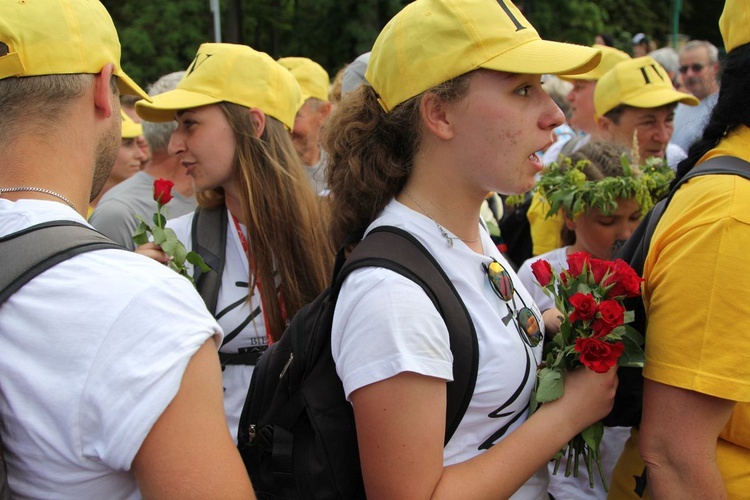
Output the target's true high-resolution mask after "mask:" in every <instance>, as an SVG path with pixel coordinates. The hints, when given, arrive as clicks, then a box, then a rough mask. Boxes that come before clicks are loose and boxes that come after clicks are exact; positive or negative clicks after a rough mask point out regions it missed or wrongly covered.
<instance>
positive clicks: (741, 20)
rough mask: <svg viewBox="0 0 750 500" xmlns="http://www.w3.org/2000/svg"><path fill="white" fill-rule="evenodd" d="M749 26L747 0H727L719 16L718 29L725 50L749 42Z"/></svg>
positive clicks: (749, 10)
mask: <svg viewBox="0 0 750 500" xmlns="http://www.w3.org/2000/svg"><path fill="white" fill-rule="evenodd" d="M749 26H750V5H749V4H748V2H747V0H727V1H726V3H725V4H724V12H722V13H721V17H720V18H719V30H721V37H722V38H723V39H724V48H725V49H726V51H727V52H731V51H732V50H734V49H736V48H737V47H739V46H740V45H745V44H746V43H750V29H749V28H748V27H749Z"/></svg>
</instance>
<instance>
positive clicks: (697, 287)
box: [610, 127, 750, 499]
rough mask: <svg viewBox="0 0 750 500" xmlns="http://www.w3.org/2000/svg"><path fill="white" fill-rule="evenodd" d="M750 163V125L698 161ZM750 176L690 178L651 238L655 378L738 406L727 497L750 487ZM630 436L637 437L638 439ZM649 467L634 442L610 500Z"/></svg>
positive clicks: (649, 307) (722, 440) (727, 458)
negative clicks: (723, 159)
mask: <svg viewBox="0 0 750 500" xmlns="http://www.w3.org/2000/svg"><path fill="white" fill-rule="evenodd" d="M716 156H736V157H739V158H742V159H743V160H747V161H750V129H748V128H746V127H742V128H741V129H740V130H738V131H735V132H734V133H732V134H730V135H729V136H728V137H726V138H725V139H723V140H722V141H721V142H720V143H719V145H718V146H717V147H716V148H715V149H713V150H711V151H710V152H709V153H707V154H706V155H705V156H704V157H703V158H702V159H701V161H705V160H707V159H709V158H713V157H716ZM748 252H750V180H747V179H744V178H741V177H738V176H735V175H706V176H701V177H698V178H696V179H692V180H690V181H688V182H687V183H686V184H684V185H683V186H682V187H681V188H680V189H679V191H678V192H677V193H676V194H675V196H674V198H673V199H672V201H671V202H670V204H669V207H668V208H667V210H666V212H665V214H664V216H663V217H662V219H661V221H660V222H659V224H658V226H657V228H656V231H655V232H654V236H653V239H652V241H651V246H650V248H649V253H648V257H647V258H646V263H645V266H644V272H643V274H644V278H645V280H646V282H645V286H644V304H645V306H646V312H647V314H648V329H647V335H646V365H645V367H644V369H643V376H644V377H646V378H648V379H649V380H653V381H656V382H660V383H663V384H667V385H671V386H675V387H680V388H683V389H688V390H692V391H696V392H700V393H703V394H709V395H711V396H715V397H718V398H723V399H728V400H731V401H736V402H737V404H736V405H735V408H734V411H733V413H732V415H731V417H730V419H729V422H728V423H727V425H726V426H725V428H724V429H723V431H722V432H721V435H720V437H719V441H718V444H717V461H718V464H719V468H720V470H721V473H722V476H723V478H724V482H725V484H726V488H727V492H728V494H729V498H742V497H744V496H746V495H747V493H748V491H750V362H748V353H750V259H748ZM632 439H633V438H632V437H631V440H632ZM642 470H643V463H642V462H641V461H640V457H639V456H638V450H637V447H636V446H634V445H633V443H632V442H631V443H629V446H627V447H626V449H625V451H624V452H623V455H622V457H621V458H620V462H619V463H618V465H617V467H616V468H615V472H614V474H613V480H612V483H613V484H612V486H613V488H612V490H611V492H610V498H617V499H620V498H628V496H631V497H632V498H636V497H635V496H632V493H631V492H632V490H633V486H634V484H635V483H634V480H633V478H632V476H633V475H637V474H640V472H641V471H642Z"/></svg>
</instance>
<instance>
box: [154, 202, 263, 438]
mask: <svg viewBox="0 0 750 500" xmlns="http://www.w3.org/2000/svg"><path fill="white" fill-rule="evenodd" d="M194 216H195V212H193V213H190V214H187V215H183V216H182V217H177V218H176V219H172V220H169V221H167V226H168V227H171V228H172V229H173V230H174V232H175V234H176V235H177V237H178V238H179V239H180V241H182V242H183V243H184V244H185V247H186V248H187V249H188V251H190V250H192V239H193V238H192V227H193V218H194ZM228 218H229V220H228V226H227V250H226V256H225V261H224V272H223V273H222V275H221V288H219V296H218V299H217V302H216V315H215V316H216V320H217V321H218V322H219V325H221V328H222V329H223V330H224V334H225V335H226V338H227V339H230V340H228V341H227V342H226V344H224V345H223V346H222V347H221V349H220V351H221V352H224V353H233V354H236V353H238V352H241V351H242V350H243V349H246V348H252V347H264V346H266V345H267V343H268V342H267V340H266V324H265V321H264V319H263V312H262V309H261V303H260V294H259V293H258V288H257V287H256V288H254V289H253V293H252V295H251V296H250V300H249V301H248V300H247V298H248V286H249V285H248V278H249V276H250V268H249V263H248V260H247V257H246V254H245V250H244V248H243V247H242V242H241V240H240V237H239V235H238V233H237V228H236V227H235V225H234V222H233V221H232V216H231V214H229V216H228ZM240 228H241V230H242V232H243V236H245V237H246V238H247V230H246V228H245V227H244V226H242V225H240ZM190 272H191V273H192V269H191V270H190ZM253 368H254V367H253V366H251V365H227V366H225V367H224V370H223V372H222V380H223V383H224V411H225V412H226V416H227V423H228V425H229V431H230V432H231V434H232V438H234V440H235V441H236V440H237V428H238V426H239V423H240V414H241V412H242V406H243V405H244V404H245V398H246V397H247V390H248V388H249V387H250V379H251V378H252V375H253Z"/></svg>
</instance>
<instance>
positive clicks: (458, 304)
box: [331, 226, 479, 444]
mask: <svg viewBox="0 0 750 500" xmlns="http://www.w3.org/2000/svg"><path fill="white" fill-rule="evenodd" d="M362 267H384V268H386V269H389V270H391V271H394V272H397V273H399V274H401V275H403V276H405V277H407V278H409V279H411V280H412V281H414V282H415V283H417V284H418V285H419V286H421V287H422V289H423V290H424V291H425V293H426V294H427V295H428V296H429V297H430V300H432V302H433V304H435V307H436V308H437V310H438V312H439V313H440V315H441V316H442V317H443V320H444V321H445V324H446V327H447V328H448V333H449V335H450V346H451V352H452V353H453V382H450V383H448V384H447V390H448V394H447V395H448V402H447V410H446V430H445V444H447V443H448V441H449V440H450V438H451V437H452V436H453V433H454V432H455V431H456V428H458V424H459V423H460V422H461V419H462V418H463V416H464V414H465V413H466V409H467V408H468V407H469V403H470V402H471V398H472V396H473V395H474V386H475V385H476V380H477V370H478V366H479V346H478V341H477V333H476V330H475V328H474V322H473V321H472V320H471V316H469V311H468V310H467V309H466V305H465V304H464V303H463V301H462V300H461V298H460V296H459V295H458V292H457V291H456V289H455V287H454V286H453V283H452V282H451V281H450V278H448V276H447V275H446V274H445V271H443V269H442V268H441V267H440V265H439V264H438V263H437V261H436V260H435V258H434V257H433V256H432V255H431V254H430V253H429V251H428V250H427V249H426V248H425V247H424V246H423V245H422V244H421V243H420V242H419V241H417V239H416V238H414V236H412V235H411V234H409V233H408V232H406V231H404V230H402V229H399V228H396V227H391V226H380V227H377V228H375V229H373V230H372V231H370V233H369V234H368V235H367V236H366V237H365V238H364V239H363V240H362V241H361V242H360V243H359V244H358V245H357V247H356V248H355V249H354V250H353V251H352V253H351V254H350V255H349V257H348V258H347V259H346V262H345V263H344V264H343V267H342V268H341V269H340V271H339V272H338V273H337V276H335V280H334V285H333V287H332V290H331V296H332V299H333V300H335V299H336V298H337V297H338V293H339V291H340V288H341V285H342V284H343V282H344V279H346V277H347V276H348V275H349V273H351V272H352V271H354V270H355V269H360V268H362Z"/></svg>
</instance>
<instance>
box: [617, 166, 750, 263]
mask: <svg viewBox="0 0 750 500" xmlns="http://www.w3.org/2000/svg"><path fill="white" fill-rule="evenodd" d="M722 174H724V175H739V176H741V177H744V178H745V179H748V180H750V162H747V161H745V160H742V159H740V158H736V157H734V156H717V157H714V158H711V159H710V160H706V161H704V162H703V163H699V164H698V165H696V166H695V167H693V168H692V169H690V170H689V171H688V172H687V173H686V174H685V175H684V177H682V179H680V181H679V182H678V183H677V184H675V186H674V187H673V188H672V190H671V191H670V192H669V194H668V195H667V197H666V198H665V199H663V200H661V201H660V202H659V203H657V204H656V205H655V206H654V208H652V209H651V211H650V212H649V213H648V214H647V215H646V217H645V218H644V220H643V222H642V223H641V224H640V225H639V226H638V227H637V228H636V230H635V232H634V233H633V234H632V235H631V237H630V238H628V241H627V242H626V243H625V245H624V246H623V247H622V254H623V255H631V252H632V255H633V258H632V259H631V261H630V266H631V267H632V268H633V269H634V270H635V272H637V273H638V274H639V275H643V266H644V265H645V263H646V255H647V254H648V249H649V247H650V246H651V239H652V238H653V236H654V231H655V230H656V226H657V225H658V224H659V220H660V219H661V217H662V215H664V212H665V211H666V209H667V205H669V202H670V201H672V197H673V196H674V195H675V193H676V192H677V190H678V189H680V186H682V185H683V184H684V183H686V182H687V181H689V180H690V179H692V178H694V177H698V176H701V175H722ZM632 247H635V250H632V251H631V248H632Z"/></svg>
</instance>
